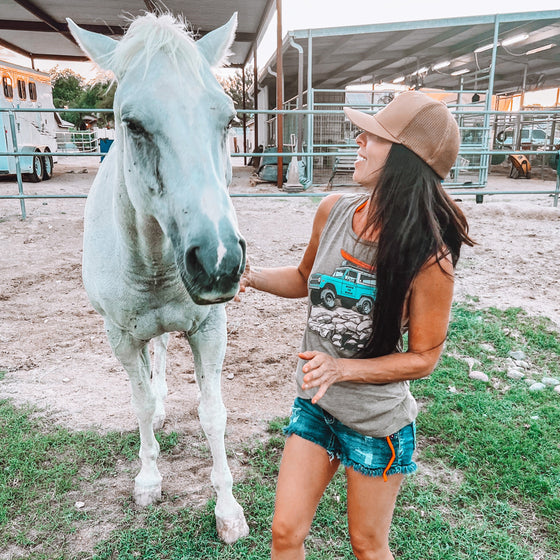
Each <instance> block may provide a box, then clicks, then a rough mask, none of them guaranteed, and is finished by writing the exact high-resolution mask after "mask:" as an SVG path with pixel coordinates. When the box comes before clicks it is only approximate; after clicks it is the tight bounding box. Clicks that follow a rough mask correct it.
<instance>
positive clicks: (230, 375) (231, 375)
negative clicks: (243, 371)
mask: <svg viewBox="0 0 560 560" xmlns="http://www.w3.org/2000/svg"><path fill="white" fill-rule="evenodd" d="M234 377H235V375H233V373H228V374H227V375H226V379H230V380H231V379H233V378H234Z"/></svg>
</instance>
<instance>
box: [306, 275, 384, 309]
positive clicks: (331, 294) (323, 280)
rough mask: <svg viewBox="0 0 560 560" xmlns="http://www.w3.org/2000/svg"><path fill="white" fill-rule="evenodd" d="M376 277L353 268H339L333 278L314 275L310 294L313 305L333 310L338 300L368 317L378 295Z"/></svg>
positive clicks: (310, 284) (310, 282)
mask: <svg viewBox="0 0 560 560" xmlns="http://www.w3.org/2000/svg"><path fill="white" fill-rule="evenodd" d="M376 291H377V290H376V287H375V275H373V274H371V273H369V272H364V271H363V270H360V269H359V268H355V267H352V266H341V267H339V268H337V269H336V270H335V271H334V272H333V274H332V276H329V275H328V274H321V273H314V274H312V275H311V276H310V277H309V292H310V298H311V303H312V304H313V305H321V304H322V305H324V306H325V307H326V308H327V309H333V308H334V306H335V305H336V299H337V298H338V300H339V301H340V303H341V305H342V306H344V307H346V308H348V309H350V308H351V307H354V306H355V307H356V310H357V311H358V312H359V313H363V314H364V315H368V314H369V313H371V310H372V309H373V302H374V301H375V294H376Z"/></svg>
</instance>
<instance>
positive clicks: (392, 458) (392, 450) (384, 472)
mask: <svg viewBox="0 0 560 560" xmlns="http://www.w3.org/2000/svg"><path fill="white" fill-rule="evenodd" d="M385 439H386V440H387V443H388V444H389V447H390V448H391V453H392V456H391V460H390V461H389V464H388V465H387V466H386V467H385V470H384V471H383V480H384V481H385V482H387V471H388V470H389V469H390V468H391V465H392V464H393V461H394V460H395V457H396V456H397V454H396V453H395V448H394V447H393V443H392V441H391V437H390V436H387V437H386V438H385Z"/></svg>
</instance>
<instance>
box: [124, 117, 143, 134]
mask: <svg viewBox="0 0 560 560" xmlns="http://www.w3.org/2000/svg"><path fill="white" fill-rule="evenodd" d="M124 124H125V125H126V128H127V129H128V130H129V132H130V133H132V134H138V135H141V134H145V133H146V131H145V130H144V128H143V126H142V125H141V124H140V123H139V122H138V121H132V120H131V121H124Z"/></svg>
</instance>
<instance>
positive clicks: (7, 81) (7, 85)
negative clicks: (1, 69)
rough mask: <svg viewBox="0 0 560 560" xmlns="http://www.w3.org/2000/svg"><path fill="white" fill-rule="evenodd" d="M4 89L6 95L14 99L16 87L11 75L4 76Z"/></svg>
mask: <svg viewBox="0 0 560 560" xmlns="http://www.w3.org/2000/svg"><path fill="white" fill-rule="evenodd" d="M2 89H3V90H4V97H6V98H8V99H12V98H13V97H14V88H13V87H12V78H10V76H2Z"/></svg>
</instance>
